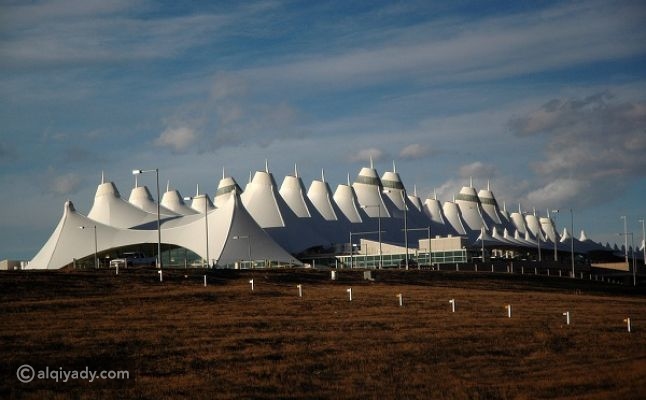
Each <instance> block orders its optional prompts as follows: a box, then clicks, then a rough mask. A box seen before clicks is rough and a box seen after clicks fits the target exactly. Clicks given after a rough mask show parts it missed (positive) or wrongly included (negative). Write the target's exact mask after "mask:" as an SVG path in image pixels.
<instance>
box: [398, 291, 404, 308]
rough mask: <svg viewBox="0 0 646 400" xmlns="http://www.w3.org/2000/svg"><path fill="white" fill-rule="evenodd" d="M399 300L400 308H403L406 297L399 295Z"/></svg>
mask: <svg viewBox="0 0 646 400" xmlns="http://www.w3.org/2000/svg"><path fill="white" fill-rule="evenodd" d="M397 298H398V299H399V306H400V307H403V306H404V296H402V294H401V293H399V294H398V295H397Z"/></svg>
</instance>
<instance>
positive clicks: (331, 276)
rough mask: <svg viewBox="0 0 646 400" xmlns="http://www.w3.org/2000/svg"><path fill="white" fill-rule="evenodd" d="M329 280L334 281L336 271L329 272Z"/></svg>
mask: <svg viewBox="0 0 646 400" xmlns="http://www.w3.org/2000/svg"><path fill="white" fill-rule="evenodd" d="M330 280H333V281H335V280H336V271H330Z"/></svg>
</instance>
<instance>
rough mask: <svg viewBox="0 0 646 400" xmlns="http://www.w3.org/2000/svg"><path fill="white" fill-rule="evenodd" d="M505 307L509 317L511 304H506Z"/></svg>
mask: <svg viewBox="0 0 646 400" xmlns="http://www.w3.org/2000/svg"><path fill="white" fill-rule="evenodd" d="M505 308H506V309H507V318H511V304H507V305H506V306H505Z"/></svg>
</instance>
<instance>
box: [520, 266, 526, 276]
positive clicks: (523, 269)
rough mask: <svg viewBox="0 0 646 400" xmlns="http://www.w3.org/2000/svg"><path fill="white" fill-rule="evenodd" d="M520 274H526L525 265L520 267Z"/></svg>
mask: <svg viewBox="0 0 646 400" xmlns="http://www.w3.org/2000/svg"><path fill="white" fill-rule="evenodd" d="M520 274H521V275H525V266H522V267H520Z"/></svg>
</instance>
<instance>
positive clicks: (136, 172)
mask: <svg viewBox="0 0 646 400" xmlns="http://www.w3.org/2000/svg"><path fill="white" fill-rule="evenodd" d="M148 172H154V173H155V176H156V179H157V268H159V269H161V268H162V257H161V223H160V220H159V214H160V210H159V205H160V203H159V168H155V169H133V170H132V174H133V175H139V174H145V173H148Z"/></svg>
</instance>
